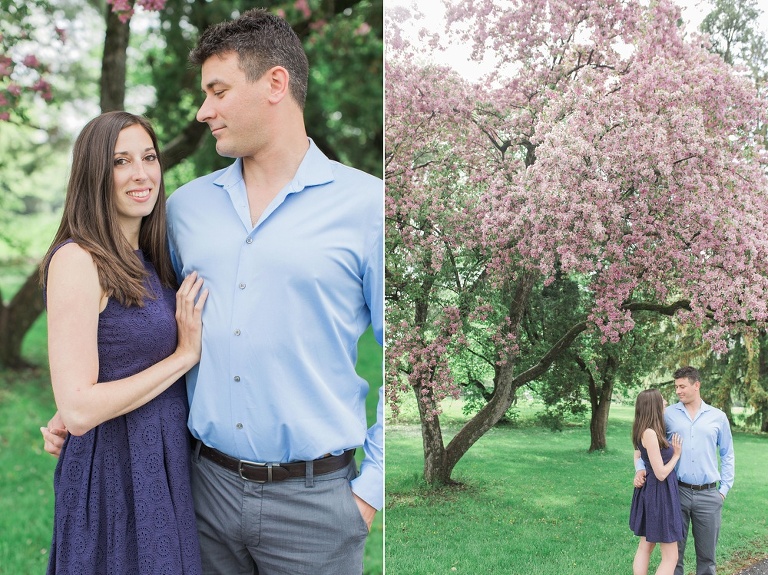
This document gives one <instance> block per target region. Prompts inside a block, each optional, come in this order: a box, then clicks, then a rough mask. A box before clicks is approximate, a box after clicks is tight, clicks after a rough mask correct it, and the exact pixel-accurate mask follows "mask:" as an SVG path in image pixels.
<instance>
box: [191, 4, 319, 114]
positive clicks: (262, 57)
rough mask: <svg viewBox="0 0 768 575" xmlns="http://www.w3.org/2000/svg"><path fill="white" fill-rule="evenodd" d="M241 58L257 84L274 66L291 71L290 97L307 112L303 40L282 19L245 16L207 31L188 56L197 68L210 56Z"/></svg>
mask: <svg viewBox="0 0 768 575" xmlns="http://www.w3.org/2000/svg"><path fill="white" fill-rule="evenodd" d="M227 52H235V53H236V54H237V55H238V58H239V63H240V68H241V69H242V70H243V71H244V72H245V77H246V78H247V79H248V81H249V82H255V81H256V80H258V79H259V78H261V77H262V76H263V75H264V73H265V72H266V71H267V70H269V69H270V68H274V67H275V66H282V67H283V68H285V69H286V70H288V75H289V82H288V88H289V89H290V91H291V96H293V99H294V100H295V101H296V103H298V104H299V107H300V108H301V109H302V110H303V109H304V102H305V101H306V99H307V78H308V76H309V64H308V62H307V55H306V54H305V53H304V47H303V46H302V45H301V40H299V37H298V36H297V35H296V32H294V31H293V28H291V26H290V25H289V24H288V22H286V21H285V20H283V19H282V18H280V17H278V16H275V15H274V14H270V13H269V12H267V11H266V10H263V9H258V8H257V9H253V10H248V11H247V12H243V14H241V15H240V17H239V18H236V19H235V20H229V21H227V22H221V23H219V24H214V25H213V26H210V27H208V28H207V29H206V30H205V32H203V34H202V35H201V36H200V39H199V40H198V42H197V46H196V47H195V49H194V50H192V52H191V53H190V54H189V61H190V62H192V63H193V64H195V65H196V66H202V65H203V62H205V61H206V60H208V58H210V57H211V56H222V55H224V54H226V53H227Z"/></svg>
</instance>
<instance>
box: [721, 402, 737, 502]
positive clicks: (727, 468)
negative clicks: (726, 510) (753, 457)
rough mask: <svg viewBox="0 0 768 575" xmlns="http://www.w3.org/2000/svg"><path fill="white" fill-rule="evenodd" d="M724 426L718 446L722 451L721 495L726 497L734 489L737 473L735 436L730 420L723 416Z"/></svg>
mask: <svg viewBox="0 0 768 575" xmlns="http://www.w3.org/2000/svg"><path fill="white" fill-rule="evenodd" d="M723 420H724V421H723V426H722V428H721V430H720V436H719V437H718V440H717V445H718V448H719V451H720V493H721V494H722V495H723V497H725V496H726V495H728V491H730V489H731V487H733V479H734V476H735V471H736V455H735V453H734V451H733V435H731V426H730V425H729V424H728V419H727V418H726V417H725V415H723Z"/></svg>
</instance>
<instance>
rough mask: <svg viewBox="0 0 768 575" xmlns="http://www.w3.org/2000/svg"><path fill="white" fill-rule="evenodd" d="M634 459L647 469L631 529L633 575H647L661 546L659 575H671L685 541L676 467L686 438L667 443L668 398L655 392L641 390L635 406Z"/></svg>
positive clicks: (675, 437) (634, 500)
mask: <svg viewBox="0 0 768 575" xmlns="http://www.w3.org/2000/svg"><path fill="white" fill-rule="evenodd" d="M632 444H633V445H634V446H635V449H636V450H637V451H636V452H635V456H636V457H637V456H638V455H639V457H642V459H643V462H644V463H645V467H646V469H647V470H648V474H647V475H646V480H645V484H644V485H643V487H639V488H637V487H636V488H635V492H634V494H633V495H632V508H631V510H630V515H629V527H630V529H632V531H633V532H634V533H635V535H638V536H639V537H640V543H639V545H638V546H637V553H635V560H634V562H633V563H632V572H633V575H646V574H647V573H648V564H649V562H650V558H651V552H652V551H653V549H654V547H656V544H657V543H658V544H659V545H660V546H661V563H660V564H659V567H658V569H657V570H656V575H673V574H674V572H675V566H676V565H677V542H678V541H680V540H681V539H682V538H683V519H682V514H681V512H680V499H679V496H678V493H677V475H676V474H675V465H676V464H677V461H678V460H679V459H680V453H681V451H682V445H683V443H682V439H681V438H680V436H679V435H677V434H675V435H673V436H672V439H671V441H667V433H666V429H665V426H664V398H663V397H662V396H661V393H660V392H659V390H657V389H647V390H645V391H641V392H640V393H639V394H638V396H637V401H636V402H635V422H634V424H633V425H632Z"/></svg>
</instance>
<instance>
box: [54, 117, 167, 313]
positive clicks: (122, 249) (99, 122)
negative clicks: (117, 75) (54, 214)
mask: <svg viewBox="0 0 768 575" xmlns="http://www.w3.org/2000/svg"><path fill="white" fill-rule="evenodd" d="M134 125H139V126H141V127H142V128H144V130H145V131H146V132H147V134H149V137H150V138H151V139H152V145H153V146H154V147H155V151H156V152H157V155H158V158H159V156H160V148H159V146H158V143H157V136H156V135H155V131H154V130H153V129H152V125H151V124H150V123H149V121H148V120H147V119H146V118H143V117H141V116H137V115H135V114H130V113H128V112H121V111H117V112H107V113H104V114H101V115H100V116H97V117H96V118H94V119H93V120H91V121H90V122H88V124H86V126H85V127H84V128H83V131H82V132H80V135H79V136H78V137H77V140H76V141H75V147H74V149H73V151H72V172H71V173H70V176H69V183H68V184H67V196H66V199H65V200H64V215H63V216H62V218H61V224H60V225H59V229H58V231H57V232H56V236H55V237H54V239H53V242H51V247H50V248H48V252H47V253H46V254H45V257H44V258H43V261H42V263H41V264H40V280H41V282H43V283H44V282H45V276H46V270H47V268H48V264H49V262H50V259H51V257H52V255H53V252H54V251H55V249H56V247H57V246H58V245H60V244H61V243H63V242H65V241H66V240H69V239H71V240H73V241H74V242H75V243H77V244H78V245H79V246H80V247H81V248H83V249H85V250H87V251H88V252H89V253H90V254H91V257H92V258H93V261H94V263H95V264H96V269H97V271H98V274H99V283H100V284H101V288H102V289H103V290H104V293H105V294H106V295H107V296H108V297H112V298H115V299H116V300H117V301H119V302H120V303H121V304H123V305H137V306H141V305H143V302H144V300H145V298H147V297H153V295H152V294H150V293H149V292H148V291H147V288H146V287H145V285H144V279H145V278H146V277H147V272H146V270H145V269H144V266H143V264H142V263H141V261H140V260H139V258H137V257H136V254H135V253H133V249H132V248H131V246H130V244H129V243H128V240H126V238H125V236H123V233H122V232H121V230H120V227H119V226H118V218H117V208H116V206H115V190H114V177H113V173H114V153H115V145H116V143H117V137H118V136H119V134H120V132H121V131H122V130H123V129H125V128H128V127H129V126H134ZM158 161H159V160H158ZM161 170H162V165H161ZM139 248H140V249H141V250H142V251H143V252H144V257H145V258H146V259H147V260H149V261H150V262H152V264H153V265H154V267H155V269H156V270H157V274H158V276H159V277H160V281H161V282H162V284H163V285H165V286H168V287H175V285H176V278H175V275H174V272H173V267H172V265H171V258H170V255H169V253H168V239H167V237H166V223H165V184H164V183H163V179H162V177H161V178H160V189H159V190H158V197H157V203H156V204H155V207H154V209H153V210H152V213H150V214H149V215H148V216H146V217H145V218H144V219H143V220H142V222H141V229H140V231H139Z"/></svg>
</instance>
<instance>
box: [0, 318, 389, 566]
mask: <svg viewBox="0 0 768 575" xmlns="http://www.w3.org/2000/svg"><path fill="white" fill-rule="evenodd" d="M45 337H46V336H45V321H44V318H40V320H39V321H38V322H37V323H36V325H35V327H34V328H33V329H32V330H31V331H30V333H29V334H28V335H27V338H26V340H25V342H24V356H25V358H26V359H27V360H29V361H31V362H34V363H36V364H37V365H42V366H44V365H46V342H45ZM381 365H382V364H381V348H380V346H379V345H378V344H377V343H376V342H375V341H374V340H373V337H372V335H371V333H370V332H368V333H366V334H365V335H364V336H363V339H362V340H361V342H360V358H359V361H358V372H359V373H360V374H361V375H362V376H363V377H365V378H366V379H368V380H369V381H370V382H375V383H376V386H378V385H379V384H380V382H381ZM377 399H378V394H377V390H376V388H374V385H372V392H371V393H369V396H368V416H369V420H372V419H373V418H375V416H376V401H377ZM54 409H55V407H54V402H53V395H52V392H51V389H50V382H49V377H48V373H47V370H46V369H45V368H42V367H41V368H39V369H35V370H26V371H23V372H11V371H7V370H2V369H0V574H2V575H28V574H29V575H31V574H35V573H44V572H45V567H46V565H47V563H48V550H49V546H50V543H51V532H52V522H53V469H54V467H55V464H56V460H55V459H54V458H53V457H51V456H50V455H48V454H47V453H45V452H43V450H42V438H41V436H40V431H39V427H40V426H41V425H45V423H46V422H47V421H48V419H49V417H50V416H51V415H52V414H53V412H54ZM361 451H362V450H358V452H361ZM382 572H383V525H382V514H381V513H379V514H377V517H376V519H375V521H374V524H373V526H372V528H371V534H370V536H369V538H368V543H367V546H366V555H365V574H366V575H379V574H381V573H382Z"/></svg>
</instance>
